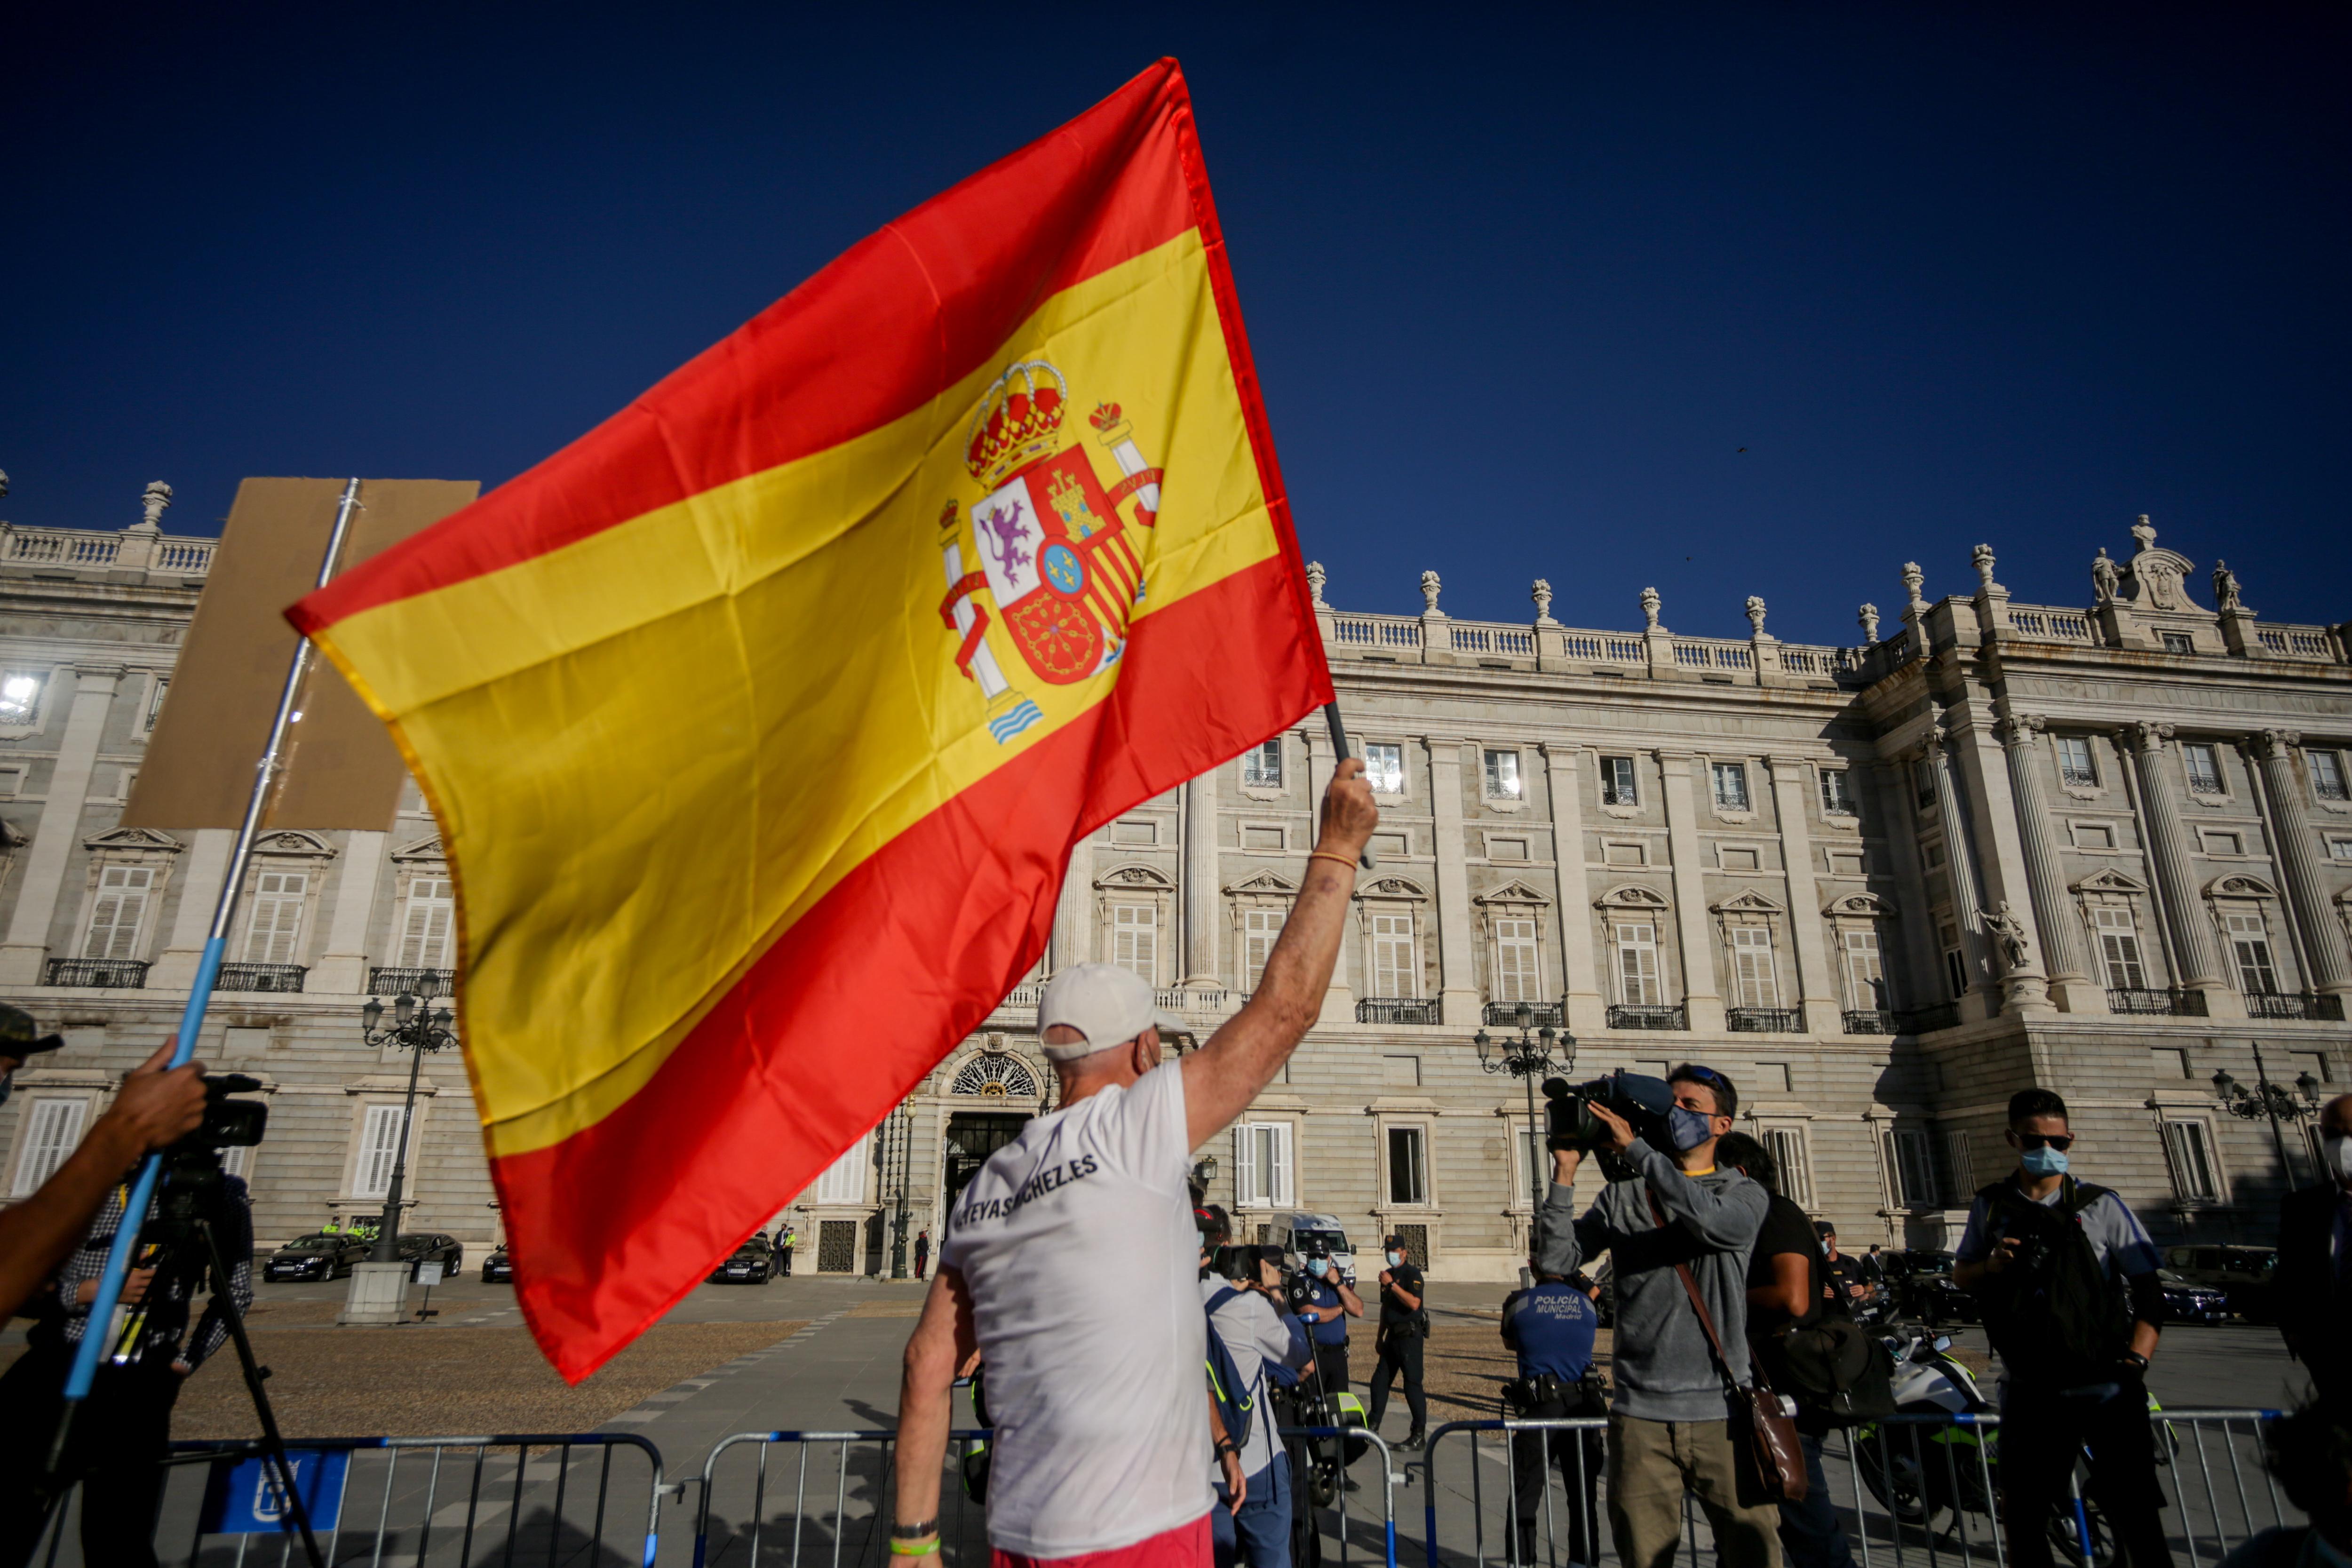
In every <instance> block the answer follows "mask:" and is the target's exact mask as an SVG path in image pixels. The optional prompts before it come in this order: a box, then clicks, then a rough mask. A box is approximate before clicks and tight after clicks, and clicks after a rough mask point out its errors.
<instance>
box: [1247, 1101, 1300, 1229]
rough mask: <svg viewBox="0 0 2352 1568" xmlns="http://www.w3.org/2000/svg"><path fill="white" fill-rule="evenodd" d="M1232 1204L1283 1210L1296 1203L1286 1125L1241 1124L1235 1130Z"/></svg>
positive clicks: (1288, 1124) (1269, 1122) (1287, 1123)
mask: <svg viewBox="0 0 2352 1568" xmlns="http://www.w3.org/2000/svg"><path fill="white" fill-rule="evenodd" d="M1296 1201H1297V1198H1296V1196H1295V1195H1294V1194H1293V1191H1292V1182H1291V1175H1290V1123H1289V1122H1287V1121H1244V1122H1243V1123H1241V1124H1240V1125H1239V1126H1237V1127H1235V1128H1234V1202H1235V1203H1237V1204H1239V1205H1242V1206H1243V1207H1244V1208H1283V1207H1286V1206H1287V1205H1290V1204H1292V1203H1294V1202H1296Z"/></svg>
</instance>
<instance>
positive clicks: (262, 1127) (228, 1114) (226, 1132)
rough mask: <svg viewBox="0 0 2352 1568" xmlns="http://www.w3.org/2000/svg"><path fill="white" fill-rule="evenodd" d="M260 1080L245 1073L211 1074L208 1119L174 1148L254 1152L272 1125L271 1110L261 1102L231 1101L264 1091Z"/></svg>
mask: <svg viewBox="0 0 2352 1568" xmlns="http://www.w3.org/2000/svg"><path fill="white" fill-rule="evenodd" d="M262 1087H263V1085H262V1082H261V1080H260V1079H257V1078H247V1077H246V1075H245V1074H243V1073H241V1072H224V1073H210V1074H207V1075H205V1119H204V1121H200V1122H198V1123H197V1124H196V1130H195V1131H194V1132H191V1133H189V1134H188V1135H187V1136H186V1137H184V1138H183V1139H181V1140H180V1141H179V1142H177V1143H174V1144H173V1145H172V1148H173V1150H178V1149H181V1148H190V1149H210V1150H219V1149H251V1148H254V1147H256V1146H257V1145H258V1144H259V1143H260V1142H261V1135H262V1133H263V1132H264V1131H266V1130H267V1129H268V1126H269V1107H268V1106H267V1105H265V1104H264V1103H262V1102H261V1101H260V1100H231V1099H230V1098H229V1096H230V1095H232V1094H251V1093H253V1092H254V1091H255V1090H257V1089H260V1088H262Z"/></svg>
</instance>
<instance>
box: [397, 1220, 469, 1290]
mask: <svg viewBox="0 0 2352 1568" xmlns="http://www.w3.org/2000/svg"><path fill="white" fill-rule="evenodd" d="M400 1260H401V1261H402V1262H403V1263H405V1264H407V1265H408V1277H409V1278H410V1279H415V1278H416V1268H417V1265H418V1264H420V1263H438V1264H439V1265H440V1266H441V1278H442V1279H456V1278H457V1276H458V1275H459V1274H461V1273H463V1272H464V1271H465V1268H466V1248H465V1247H464V1245H463V1244H462V1243H460V1242H459V1241H458V1240H457V1237H453V1236H439V1235H436V1234H434V1233H432V1232H430V1231H425V1232H419V1233H417V1234H415V1235H413V1236H411V1235H404V1236H403V1237H401V1238H400Z"/></svg>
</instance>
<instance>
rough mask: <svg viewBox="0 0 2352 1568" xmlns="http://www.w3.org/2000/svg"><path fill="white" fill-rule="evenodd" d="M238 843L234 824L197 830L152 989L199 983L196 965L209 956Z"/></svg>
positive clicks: (178, 877) (151, 975)
mask: <svg viewBox="0 0 2352 1568" xmlns="http://www.w3.org/2000/svg"><path fill="white" fill-rule="evenodd" d="M235 845H236V829H235V828H233V827H199V828H197V829H196V832H195V842H194V844H192V845H191V846H189V848H188V854H187V858H186V860H185V862H184V864H183V865H182V866H181V867H180V868H179V869H178V870H177V871H176V872H175V873H174V875H173V879H174V880H175V881H177V882H178V883H179V885H180V904H179V908H178V910H177V911H176V912H174V913H173V916H172V934H171V936H170V938H169V939H167V942H166V944H165V946H164V948H163V952H162V953H160V954H158V955H157V957H156V959H155V967H154V968H153V969H152V970H150V971H148V973H147V984H148V986H149V988H150V989H152V990H157V991H167V990H179V991H184V990H186V989H187V988H188V987H190V986H191V985H194V984H195V983H196V964H197V963H199V962H200V961H201V960H202V959H203V958H204V955H205V937H206V935H208V934H209V933H210V932H211V931H212V924H213V910H214V908H215V906H216V905H217V904H218V903H219V902H220V892H221V879H222V878H224V877H226V876H227V875H228V852H229V850H230V849H231V848H232V847H234V846H235Z"/></svg>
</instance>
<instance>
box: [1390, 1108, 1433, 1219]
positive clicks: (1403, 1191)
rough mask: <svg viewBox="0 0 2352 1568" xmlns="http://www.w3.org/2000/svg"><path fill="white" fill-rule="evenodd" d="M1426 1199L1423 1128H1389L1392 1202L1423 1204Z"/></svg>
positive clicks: (1427, 1178)
mask: <svg viewBox="0 0 2352 1568" xmlns="http://www.w3.org/2000/svg"><path fill="white" fill-rule="evenodd" d="M1428 1201H1429V1170H1428V1167H1427V1165H1426V1164H1425V1163H1424V1153H1423V1139H1422V1130H1421V1129H1420V1128H1418V1127H1391V1128H1390V1129H1389V1202H1391V1203H1392V1204H1425V1203H1427V1202H1428Z"/></svg>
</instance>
